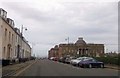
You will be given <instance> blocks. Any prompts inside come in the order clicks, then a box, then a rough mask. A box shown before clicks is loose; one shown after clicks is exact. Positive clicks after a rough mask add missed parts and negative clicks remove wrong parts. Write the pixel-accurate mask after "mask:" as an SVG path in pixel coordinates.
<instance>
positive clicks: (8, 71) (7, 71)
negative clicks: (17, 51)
mask: <svg viewBox="0 0 120 78" xmlns="http://www.w3.org/2000/svg"><path fill="white" fill-rule="evenodd" d="M33 62H34V60H31V61H27V62H24V63H19V64H14V65H8V66H4V67H2V77H4V76H13V75H14V74H16V73H17V72H18V71H19V70H22V69H24V68H25V67H27V66H28V65H30V64H31V63H33Z"/></svg>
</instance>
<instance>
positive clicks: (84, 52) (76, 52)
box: [48, 38, 104, 57]
mask: <svg viewBox="0 0 120 78" xmlns="http://www.w3.org/2000/svg"><path fill="white" fill-rule="evenodd" d="M57 48H58V49H56V47H54V48H52V49H50V50H49V55H48V56H49V57H51V56H53V57H64V56H68V55H69V56H76V57H79V56H90V57H101V56H104V44H87V43H86V42H85V41H84V40H83V38H78V40H77V41H76V43H69V44H59V46H58V47H57ZM54 52H55V53H56V54H57V56H56V55H54V54H52V53H54Z"/></svg>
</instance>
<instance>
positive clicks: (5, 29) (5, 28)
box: [5, 28, 7, 39]
mask: <svg viewBox="0 0 120 78" xmlns="http://www.w3.org/2000/svg"><path fill="white" fill-rule="evenodd" d="M5 39H7V29H6V28H5Z"/></svg>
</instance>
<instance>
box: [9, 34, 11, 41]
mask: <svg viewBox="0 0 120 78" xmlns="http://www.w3.org/2000/svg"><path fill="white" fill-rule="evenodd" d="M10 38H11V32H9V41H10Z"/></svg>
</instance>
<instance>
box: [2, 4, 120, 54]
mask: <svg viewBox="0 0 120 78" xmlns="http://www.w3.org/2000/svg"><path fill="white" fill-rule="evenodd" d="M59 5H61V6H62V8H59V7H58V9H54V10H51V11H46V12H45V11H43V10H38V9H37V8H35V7H34V6H32V7H31V6H30V4H25V3H24V4H23V3H16V2H15V3H14V2H13V3H11V2H9V3H7V2H5V3H4V6H5V7H8V8H9V9H11V10H13V11H15V13H17V14H18V15H19V16H21V18H23V19H21V20H19V21H24V23H25V24H26V25H28V26H29V28H30V30H29V31H28V33H26V34H25V35H26V37H27V38H28V40H29V41H31V42H35V43H36V44H37V46H35V49H36V50H35V51H36V52H37V53H39V51H37V50H39V49H40V50H41V51H43V52H44V53H43V54H46V51H47V50H49V48H50V47H53V46H54V45H56V44H59V43H66V41H65V38H67V37H70V42H75V41H76V40H77V38H78V37H79V36H82V37H84V38H85V40H86V41H87V42H93V43H94V42H95V43H97V42H98V43H117V35H118V34H117V32H118V31H117V30H118V26H117V24H118V22H117V3H103V4H102V3H96V4H94V3H74V2H73V3H72V2H70V3H59Z"/></svg>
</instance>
